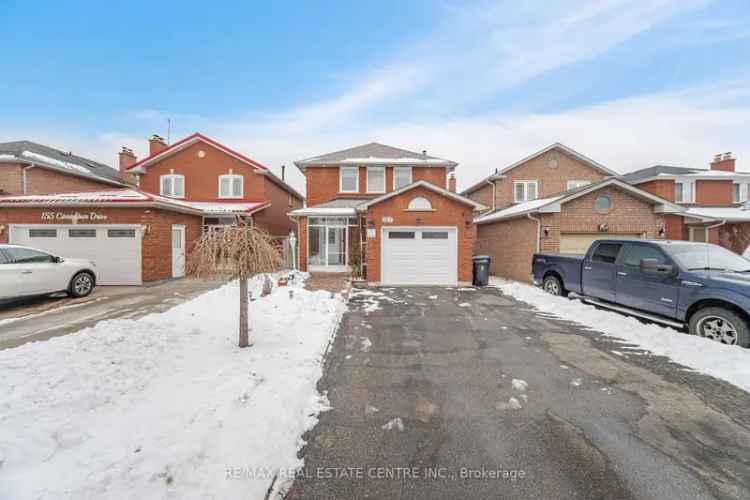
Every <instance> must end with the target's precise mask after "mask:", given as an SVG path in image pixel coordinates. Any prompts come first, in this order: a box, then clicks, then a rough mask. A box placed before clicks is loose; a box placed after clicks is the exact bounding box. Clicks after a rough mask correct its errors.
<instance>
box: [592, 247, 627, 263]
mask: <svg viewBox="0 0 750 500" xmlns="http://www.w3.org/2000/svg"><path fill="white" fill-rule="evenodd" d="M620 247H622V244H621V243H600V244H599V246H598V247H596V250H594V255H592V256H591V261H592V262H603V263H605V264H614V263H615V261H616V260H617V254H618V253H620Z"/></svg>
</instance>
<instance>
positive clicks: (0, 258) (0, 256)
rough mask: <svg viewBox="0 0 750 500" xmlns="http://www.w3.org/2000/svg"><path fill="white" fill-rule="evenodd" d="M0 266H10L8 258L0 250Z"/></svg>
mask: <svg viewBox="0 0 750 500" xmlns="http://www.w3.org/2000/svg"><path fill="white" fill-rule="evenodd" d="M0 264H10V258H9V257H7V256H6V255H5V254H4V253H3V251H2V250H0Z"/></svg>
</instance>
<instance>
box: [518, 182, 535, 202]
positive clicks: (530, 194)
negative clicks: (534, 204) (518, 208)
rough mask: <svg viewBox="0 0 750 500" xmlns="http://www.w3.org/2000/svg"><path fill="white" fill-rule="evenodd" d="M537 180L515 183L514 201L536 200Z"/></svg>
mask: <svg viewBox="0 0 750 500" xmlns="http://www.w3.org/2000/svg"><path fill="white" fill-rule="evenodd" d="M536 197H537V181H516V182H514V183H513V201H515V202H516V203H518V202H521V201H530V200H536Z"/></svg>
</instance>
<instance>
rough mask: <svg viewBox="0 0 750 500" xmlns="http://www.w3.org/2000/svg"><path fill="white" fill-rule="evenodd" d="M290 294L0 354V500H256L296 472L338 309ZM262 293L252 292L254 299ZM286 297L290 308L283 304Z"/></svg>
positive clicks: (230, 289)
mask: <svg viewBox="0 0 750 500" xmlns="http://www.w3.org/2000/svg"><path fill="white" fill-rule="evenodd" d="M301 279H302V278H301V277H300V278H299V280H298V282H297V283H296V285H293V286H290V287H281V288H274V290H273V293H272V294H271V295H269V296H267V297H264V298H259V299H257V300H255V301H253V302H251V303H250V321H251V325H252V327H253V330H254V332H255V336H256V345H255V346H253V347H250V348H246V349H239V348H238V347H236V344H237V316H238V312H237V309H238V303H239V299H238V297H237V294H238V291H239V287H238V285H237V283H236V282H235V283H230V284H227V285H225V286H223V287H221V288H218V289H216V290H212V291H210V292H208V293H205V294H203V295H201V296H199V297H197V298H195V299H193V300H191V301H189V302H186V303H184V304H181V305H179V306H177V307H175V308H173V309H171V310H169V311H167V312H165V313H160V314H151V315H149V316H146V317H143V318H140V319H137V320H126V319H123V320H112V321H106V322H102V323H99V324H97V325H96V326H95V327H93V328H89V329H86V330H82V331H81V332H78V333H76V334H73V335H68V336H64V337H58V338H53V339H51V340H49V341H46V342H36V343H32V344H26V345H24V346H21V347H18V348H15V349H9V350H4V351H0V497H2V498H13V499H25V498H118V499H119V498H138V499H150V498H201V499H203V498H221V499H225V498H243V499H255V498H263V497H264V495H265V493H266V490H267V489H268V487H269V484H270V483H271V479H272V475H273V474H272V473H271V474H270V475H266V476H265V477H260V478H257V479H253V478H252V476H253V474H254V475H256V476H263V474H264V471H265V470H267V471H274V470H278V469H281V470H283V471H288V470H293V469H294V468H295V467H299V466H301V465H302V463H301V461H300V460H298V459H297V456H296V452H297V450H298V449H299V447H300V446H301V444H302V442H301V438H300V436H301V434H302V433H303V432H304V431H305V430H306V429H308V428H310V427H311V426H312V425H314V423H315V421H316V420H317V415H318V413H319V412H320V411H321V410H322V409H325V407H326V400H325V397H324V396H321V395H319V394H318V392H317V390H316V382H317V380H318V379H319V378H320V376H321V373H322V364H321V361H322V357H323V355H324V354H325V351H326V349H327V346H328V345H329V342H330V341H331V339H332V337H333V335H334V333H335V330H336V328H337V326H338V323H339V321H340V319H341V315H342V314H343V312H344V310H345V309H346V305H345V301H344V300H343V298H342V297H341V296H339V295H336V296H335V297H333V296H332V295H331V294H330V293H329V292H325V291H316V292H310V291H307V290H304V289H302V288H300V287H299V286H300V283H301ZM260 288H261V281H260V280H259V279H256V280H252V281H251V285H250V289H251V290H252V291H253V297H258V296H259V291H260ZM290 292H293V297H290Z"/></svg>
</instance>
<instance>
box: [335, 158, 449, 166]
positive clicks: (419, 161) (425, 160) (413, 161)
mask: <svg viewBox="0 0 750 500" xmlns="http://www.w3.org/2000/svg"><path fill="white" fill-rule="evenodd" d="M336 163H343V164H350V163H356V164H366V163H371V164H376V165H381V164H388V165H390V164H404V165H416V164H422V163H432V164H438V165H443V164H445V160H441V159H439V158H379V157H376V156H374V157H370V158H345V159H343V160H339V161H338V162H336Z"/></svg>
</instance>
